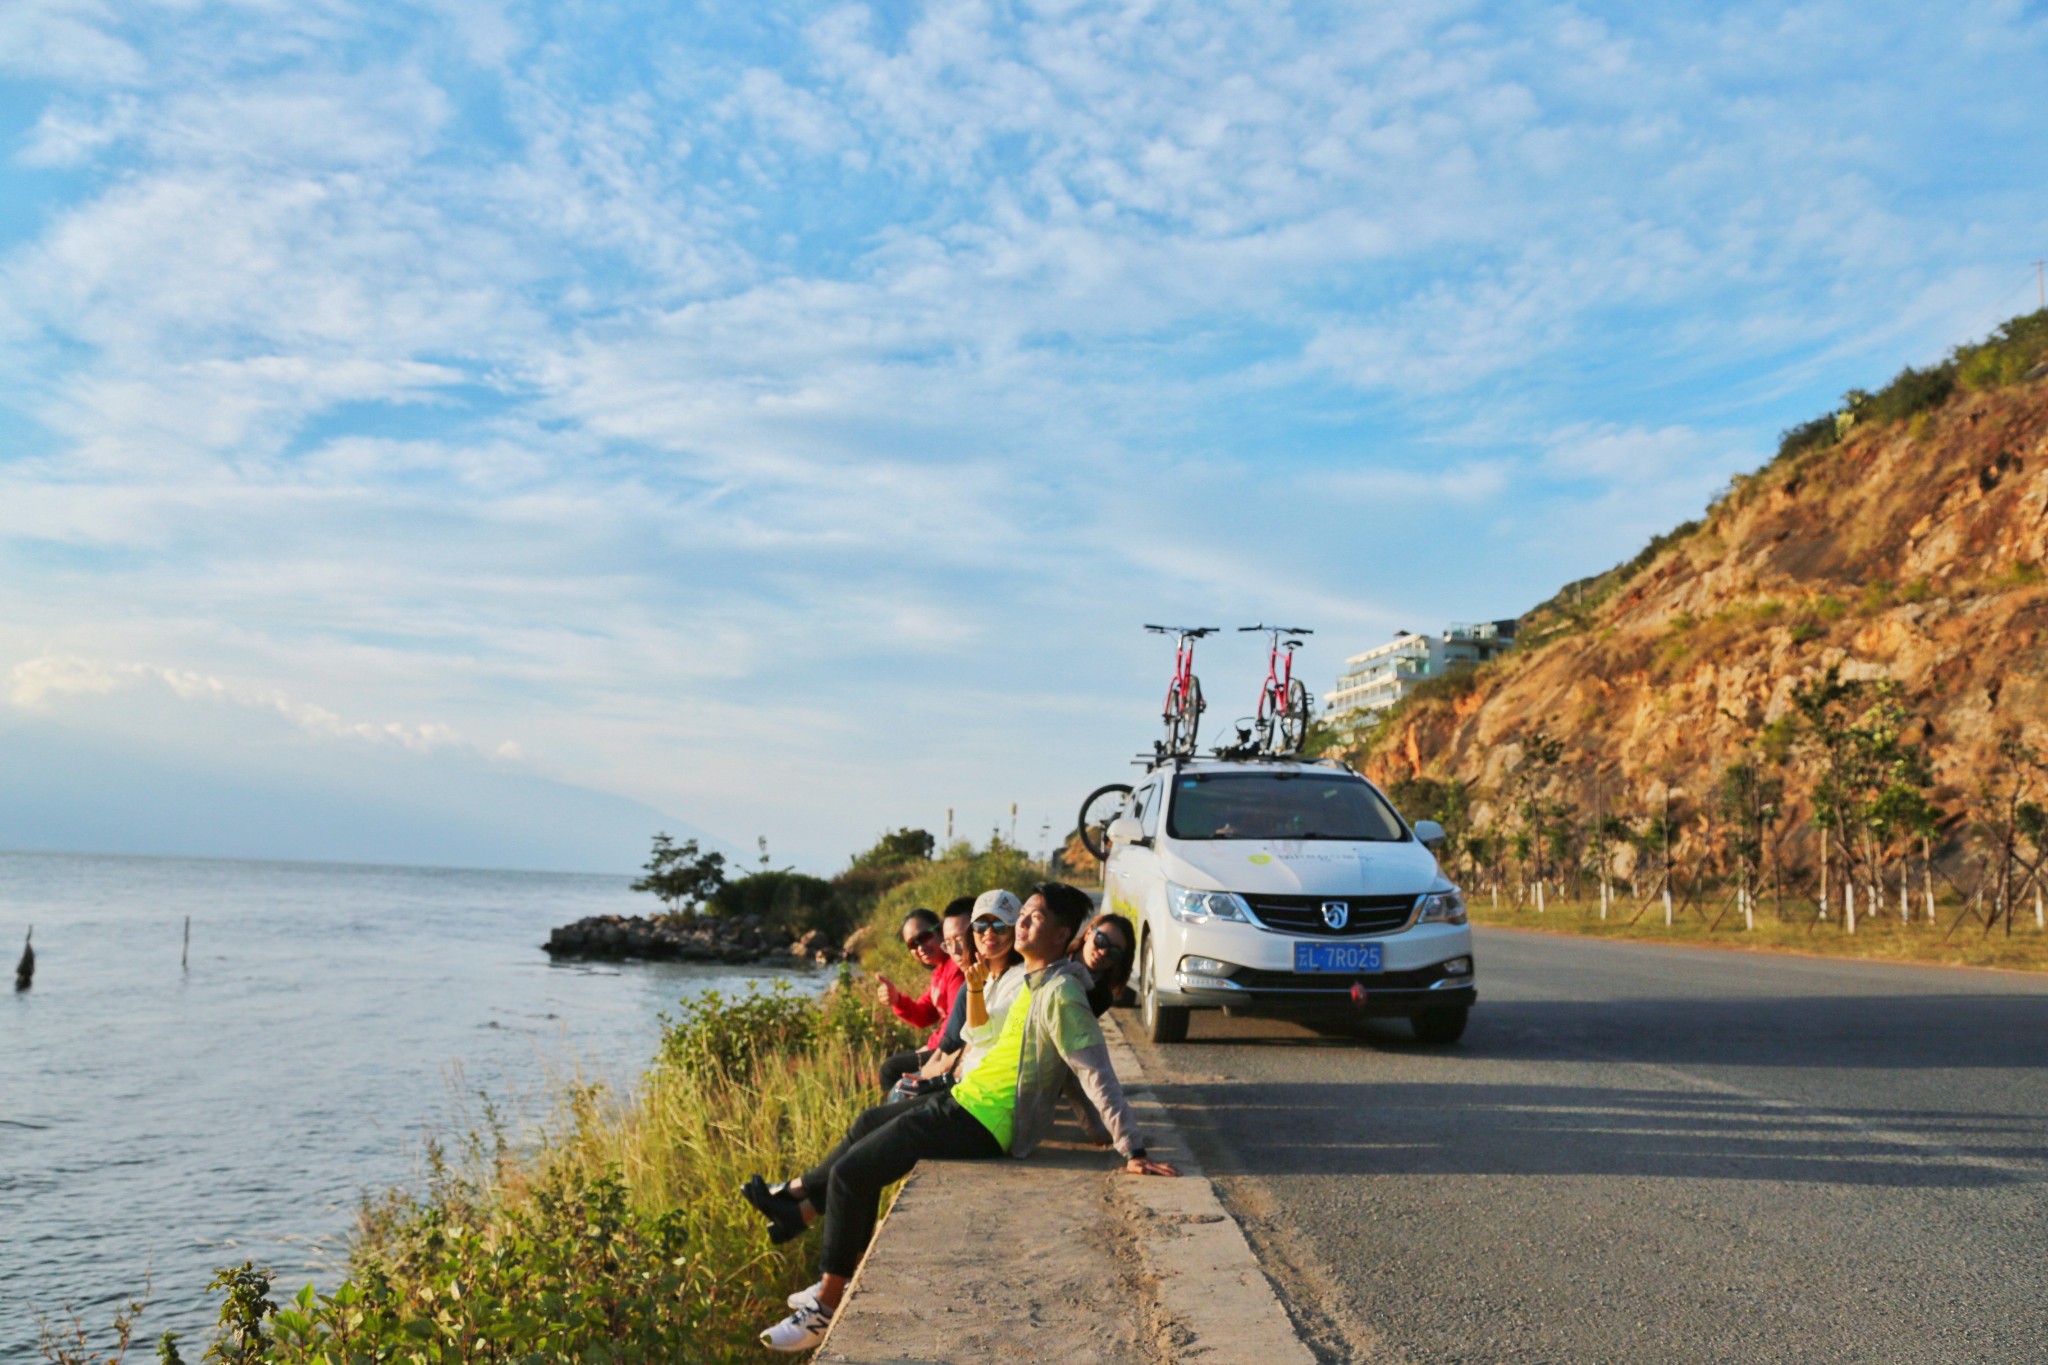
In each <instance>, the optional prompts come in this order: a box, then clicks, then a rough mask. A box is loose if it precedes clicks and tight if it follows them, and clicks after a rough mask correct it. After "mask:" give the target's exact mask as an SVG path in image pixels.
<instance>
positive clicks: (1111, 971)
mask: <svg viewBox="0 0 2048 1365" xmlns="http://www.w3.org/2000/svg"><path fill="white" fill-rule="evenodd" d="M1137 947H1138V935H1137V931H1136V930H1134V929H1132V928H1131V922H1130V921H1129V920H1127V919H1125V918H1124V917H1123V916H1122V915H1118V914H1113V913H1104V914H1100V915H1097V916H1096V917H1095V918H1094V919H1092V920H1089V921H1088V923H1087V924H1086V925H1084V926H1083V927H1082V929H1081V932H1080V935H1079V936H1078V937H1076V938H1075V940H1074V947H1073V950H1072V951H1071V952H1069V953H1068V954H1067V956H1069V957H1071V958H1073V959H1074V960H1075V961H1076V962H1079V963H1080V964H1081V965H1082V966H1083V967H1086V968H1087V969H1088V975H1089V976H1090V977H1091V978H1093V979H1094V982H1095V984H1094V985H1092V986H1090V987H1089V988H1088V1008H1090V1009H1092V1010H1094V1011H1095V1015H1096V1017H1097V1018H1101V1017H1102V1012H1103V1011H1104V1010H1106V1009H1108V1008H1109V1007H1110V1006H1111V1005H1114V1004H1115V1003H1116V1002H1117V999H1118V997H1119V996H1121V995H1122V994H1123V993H1124V988H1125V987H1127V986H1129V985H1130V984H1131V962H1132V961H1133V959H1134V958H1135V957H1136V954H1137Z"/></svg>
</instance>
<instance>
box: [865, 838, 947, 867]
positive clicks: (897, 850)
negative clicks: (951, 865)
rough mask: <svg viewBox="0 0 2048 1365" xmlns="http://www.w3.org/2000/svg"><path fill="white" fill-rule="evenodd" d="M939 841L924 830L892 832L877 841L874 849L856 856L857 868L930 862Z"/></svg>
mask: <svg viewBox="0 0 2048 1365" xmlns="http://www.w3.org/2000/svg"><path fill="white" fill-rule="evenodd" d="M937 847H938V840H936V839H934V838H932V836H931V833H930V831H928V830H922V829H898V830H891V831H890V832H889V833H887V834H884V835H883V836H882V837H881V838H879V839H877V840H875V845H874V847H873V848H870V849H868V850H867V851H866V852H865V853H860V854H856V855H855V856H854V859H853V865H854V866H855V867H901V866H903V865H904V864H906V863H923V862H930V861H931V856H932V853H933V851H934V850H935V849H936V848H937Z"/></svg>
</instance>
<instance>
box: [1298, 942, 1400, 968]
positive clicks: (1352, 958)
mask: <svg viewBox="0 0 2048 1365" xmlns="http://www.w3.org/2000/svg"><path fill="white" fill-rule="evenodd" d="M1383 946H1384V945H1382V944H1378V943H1297V944H1295V945H1294V970H1296V971H1297V972H1376V971H1378V970H1379V969H1380V950H1381V948H1382V947H1383Z"/></svg>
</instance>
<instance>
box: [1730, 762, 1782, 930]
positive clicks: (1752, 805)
mask: <svg viewBox="0 0 2048 1365" xmlns="http://www.w3.org/2000/svg"><path fill="white" fill-rule="evenodd" d="M1784 799H1785V780H1784V779H1783V778H1781V777H1774V776H1771V775H1770V774H1768V773H1766V772H1765V771H1764V766H1763V762H1762V760H1761V759H1757V758H1745V759H1741V760H1739V761H1737V762H1734V763H1731V764H1729V765H1728V766H1727V767H1726V768H1724V769H1723V770H1722V772H1721V791H1720V802H1719V805H1720V811H1721V815H1722V816H1723V817H1724V818H1725V819H1726V820H1727V822H1728V830H1729V833H1728V853H1729V855H1730V856H1731V857H1732V858H1733V859H1734V861H1735V877H1736V886H1735V896H1736V903H1737V905H1738V906H1739V908H1740V909H1741V912H1742V918H1743V923H1744V925H1745V927H1749V928H1754V927H1755V917H1756V893H1757V888H1758V887H1759V886H1761V885H1762V884H1763V868H1764V856H1765V854H1766V853H1767V852H1768V851H1769V848H1770V843H1771V840H1770V833H1771V830H1772V827H1773V826H1775V825H1776V823H1777V820H1778V810H1779V808H1780V806H1782V805H1783V803H1784Z"/></svg>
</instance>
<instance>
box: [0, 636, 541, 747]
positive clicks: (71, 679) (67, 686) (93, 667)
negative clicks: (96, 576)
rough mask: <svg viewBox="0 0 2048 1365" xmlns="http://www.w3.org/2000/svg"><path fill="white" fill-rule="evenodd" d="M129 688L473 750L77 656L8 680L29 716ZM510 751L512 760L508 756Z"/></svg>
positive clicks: (189, 675) (188, 674)
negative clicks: (67, 702) (71, 700)
mask: <svg viewBox="0 0 2048 1365" xmlns="http://www.w3.org/2000/svg"><path fill="white" fill-rule="evenodd" d="M129 688H142V689H153V690H156V691H159V692H161V693H166V694H168V695H169V696H172V697H175V698H176V699H177V700H179V701H181V702H191V703H213V704H217V705H229V706H235V707H240V708H243V709H246V710H251V711H262V712H272V713H275V714H276V715H278V716H281V717H283V718H284V719H285V720H286V721H287V722H289V723H290V724H291V725H292V726H293V727H294V728H295V729H297V730H298V731H300V732H301V733H303V734H306V735H309V736H312V737H314V738H318V739H329V740H349V741H357V742H362V743H368V744H375V745H381V744H395V745H398V746H399V747H401V748H405V749H411V750H414V751H416V752H420V753H426V752H430V751H432V750H435V749H443V748H450V747H454V746H457V745H462V744H464V743H465V741H464V740H463V738H462V737H461V736H460V735H459V734H457V733H456V732H455V731H454V730H452V729H450V728H449V727H448V726H446V725H442V724H439V723H437V722H433V721H427V722H421V723H406V722H401V721H382V722H370V721H350V720H345V719H343V718H342V717H341V716H338V715H336V714H335V713H334V712H332V711H330V710H328V709H327V708H326V707H323V706H316V705H313V704H312V703H309V702H302V701H295V700H293V699H292V698H291V697H288V696H286V695H285V694H284V693H282V692H280V691H277V690H276V689H274V688H264V687H249V686H245V685H238V684H234V683H229V682H226V681H223V680H222V679H220V678H216V677H213V676H211V675H210V674H205V673H197V672H193V671H191V670H189V669H178V668H164V667H161V666H159V665H155V664H142V663H117V664H101V663H98V662H95V661H93V660H89V659H83V658H80V657H78V656H76V655H68V654H55V655H44V656H41V657H38V658H34V659H25V660H23V661H22V662H20V663H18V664H16V665H15V666H14V667H13V668H12V669H11V670H9V672H8V674H7V697H8V700H9V701H11V702H12V703H13V704H14V705H15V706H16V707H18V708H20V709H22V710H24V711H33V712H41V713H48V712H51V711H53V710H56V709H58V708H59V706H60V705H61V703H62V702H63V701H64V700H65V699H67V698H73V697H82V696H98V697H104V696H109V695H111V694H113V693H115V692H117V691H121V690H124V689H129ZM508 746H509V753H508ZM518 748H519V746H518V745H517V744H511V743H509V741H508V745H501V746H500V747H499V753H500V755H501V756H510V755H516V754H517V752H518Z"/></svg>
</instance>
